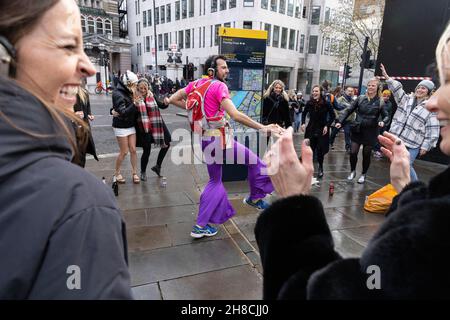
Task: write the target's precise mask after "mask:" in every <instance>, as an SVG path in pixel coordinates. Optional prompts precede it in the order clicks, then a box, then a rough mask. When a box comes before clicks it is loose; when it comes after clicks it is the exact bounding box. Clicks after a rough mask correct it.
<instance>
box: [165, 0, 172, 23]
mask: <svg viewBox="0 0 450 320" xmlns="http://www.w3.org/2000/svg"><path fill="white" fill-rule="evenodd" d="M166 21H167V23H169V22H170V21H172V4H171V3H169V4H166Z"/></svg>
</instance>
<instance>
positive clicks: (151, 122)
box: [137, 97, 165, 146]
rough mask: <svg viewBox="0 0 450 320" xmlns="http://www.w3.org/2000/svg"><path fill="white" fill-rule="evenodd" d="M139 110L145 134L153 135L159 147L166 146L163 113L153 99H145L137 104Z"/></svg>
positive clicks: (140, 121)
mask: <svg viewBox="0 0 450 320" xmlns="http://www.w3.org/2000/svg"><path fill="white" fill-rule="evenodd" d="M137 108H138V110H139V114H140V117H139V123H140V125H141V127H142V128H143V129H144V132H145V133H151V134H152V137H153V140H154V143H155V145H157V146H164V145H165V143H164V127H163V120H162V117H161V113H160V112H159V108H158V105H157V104H156V101H155V99H154V98H153V97H147V98H145V102H144V101H143V100H141V101H140V102H139V103H138V104H137Z"/></svg>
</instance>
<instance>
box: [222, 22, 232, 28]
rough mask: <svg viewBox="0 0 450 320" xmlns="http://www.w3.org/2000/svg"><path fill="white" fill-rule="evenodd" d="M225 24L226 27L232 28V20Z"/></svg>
mask: <svg viewBox="0 0 450 320" xmlns="http://www.w3.org/2000/svg"><path fill="white" fill-rule="evenodd" d="M223 26H224V27H225V28H231V22H225V23H224V24H223Z"/></svg>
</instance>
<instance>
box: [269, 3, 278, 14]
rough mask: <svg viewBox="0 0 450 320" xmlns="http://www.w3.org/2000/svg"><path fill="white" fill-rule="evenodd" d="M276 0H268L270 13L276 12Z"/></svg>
mask: <svg viewBox="0 0 450 320" xmlns="http://www.w3.org/2000/svg"><path fill="white" fill-rule="evenodd" d="M277 9H278V0H270V11H273V12H277Z"/></svg>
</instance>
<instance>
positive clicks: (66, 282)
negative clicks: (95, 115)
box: [0, 0, 132, 300]
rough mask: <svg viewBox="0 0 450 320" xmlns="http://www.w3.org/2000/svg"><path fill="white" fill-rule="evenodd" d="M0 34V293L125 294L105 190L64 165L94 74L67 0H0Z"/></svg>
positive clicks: (117, 225) (115, 217)
mask: <svg viewBox="0 0 450 320" xmlns="http://www.w3.org/2000/svg"><path fill="white" fill-rule="evenodd" d="M0 35H1V43H0V71H3V70H4V68H3V67H5V69H6V70H5V71H6V73H5V74H3V73H2V74H1V75H0V137H1V138H0V186H1V187H0V203H1V209H0V235H1V241H0V257H1V262H0V270H1V272H0V300H12V299H20V300H24V299H34V300H76V299H80V300H81V299H84V300H90V299H131V298H132V292H131V288H130V285H131V284H130V274H129V272H128V267H127V243H126V229H125V223H124V222H123V219H122V215H121V213H120V210H119V208H118V207H117V202H116V200H115V199H114V195H113V194H112V192H111V188H108V187H107V186H105V185H104V184H103V183H102V182H101V181H100V180H99V179H97V178H96V177H95V176H94V175H92V174H91V173H88V172H87V171H86V170H83V169H81V168H80V167H79V166H76V165H74V164H72V163H71V160H72V158H73V156H74V154H76V153H77V142H76V141H75V137H74V136H73V130H72V129H73V128H72V126H71V122H70V121H72V122H73V123H76V124H77V125H80V126H83V127H84V126H86V125H85V123H83V121H82V120H81V119H80V118H79V117H77V116H76V115H75V114H74V112H73V106H74V104H75V103H76V93H77V88H78V86H79V84H80V83H81V81H82V79H83V78H86V77H90V76H93V75H95V67H94V66H93V65H92V63H91V61H90V60H89V58H88V57H87V56H86V54H85V52H84V48H83V33H82V30H81V17H80V11H79V8H78V5H77V2H75V1H66V0H40V1H34V0H16V1H14V2H8V1H0ZM68 35H69V36H68ZM4 47H5V48H7V51H6V52H5V51H4V50H3V48H4ZM68 119H69V120H70V121H68Z"/></svg>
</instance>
